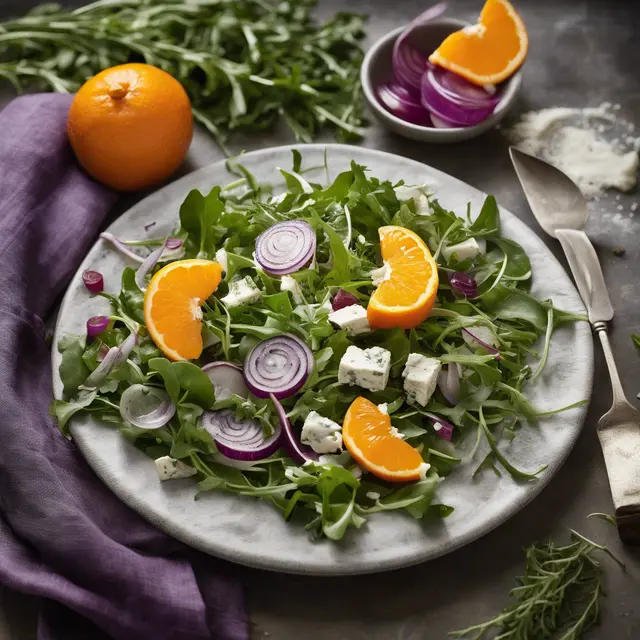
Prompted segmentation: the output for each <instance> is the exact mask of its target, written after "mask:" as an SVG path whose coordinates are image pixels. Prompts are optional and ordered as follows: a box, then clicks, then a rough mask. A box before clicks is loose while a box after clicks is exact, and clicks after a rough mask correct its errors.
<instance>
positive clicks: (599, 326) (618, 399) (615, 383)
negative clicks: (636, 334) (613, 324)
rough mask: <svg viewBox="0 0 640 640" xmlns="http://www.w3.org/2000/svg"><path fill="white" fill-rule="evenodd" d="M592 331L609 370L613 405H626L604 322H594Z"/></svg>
mask: <svg viewBox="0 0 640 640" xmlns="http://www.w3.org/2000/svg"><path fill="white" fill-rule="evenodd" d="M593 330H594V331H595V332H596V334H597V335H598V337H599V338H600V344H601V345H602V351H603V353H604V359H605V361H606V363H607V368H608V369H609V378H610V379H611V388H612V391H613V404H614V405H617V404H621V403H623V402H624V403H626V402H627V398H626V396H625V395H624V387H623V386H622V381H621V380H620V374H619V373H618V367H617V365H616V360H615V358H614V356H613V350H612V349H611V343H610V342H609V334H608V333H607V323H606V322H594V323H593Z"/></svg>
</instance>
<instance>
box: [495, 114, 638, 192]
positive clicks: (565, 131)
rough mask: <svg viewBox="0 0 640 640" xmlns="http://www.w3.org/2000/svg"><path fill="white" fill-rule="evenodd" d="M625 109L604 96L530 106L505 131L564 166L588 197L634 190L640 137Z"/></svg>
mask: <svg viewBox="0 0 640 640" xmlns="http://www.w3.org/2000/svg"><path fill="white" fill-rule="evenodd" d="M619 109H620V105H612V104H611V103H609V102H604V103H603V104H601V105H600V106H599V107H587V108H584V109H575V108H570V107H552V108H550V109H542V110H541V111H530V112H528V113H525V114H523V115H522V116H521V118H520V120H519V121H518V122H517V123H516V124H515V125H513V126H512V127H511V128H509V129H507V130H506V131H505V133H506V135H507V137H508V138H509V140H510V141H511V142H512V143H513V144H515V145H516V146H517V147H518V148H519V149H522V150H523V151H525V152H527V153H531V154H534V155H537V156H539V157H541V158H543V159H544V160H546V161H547V162H550V163H551V164H553V165H555V166H556V167H558V168H559V169H560V170H562V171H564V172H565V173H566V174H567V175H568V176H569V177H571V179H572V180H573V181H574V182H575V183H576V184H577V185H578V187H580V190H581V191H582V193H583V194H584V195H585V196H586V197H587V198H592V199H598V197H600V196H602V195H603V194H604V192H605V190H606V189H609V188H615V189H618V190H620V191H629V190H631V189H633V187H634V186H635V185H636V179H637V172H638V164H639V159H638V150H639V149H640V138H634V137H633V136H631V135H629V134H628V133H627V131H632V130H633V128H634V125H633V124H632V123H629V122H627V121H626V120H624V119H622V118H621V117H620V116H619V115H618V114H617V113H616V111H618V110H619ZM621 129H624V134H623V135H622V134H620V130H621ZM605 134H608V135H605ZM616 134H618V137H615V138H614V137H613V136H614V135H616Z"/></svg>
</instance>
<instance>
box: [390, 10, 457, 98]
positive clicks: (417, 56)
mask: <svg viewBox="0 0 640 640" xmlns="http://www.w3.org/2000/svg"><path fill="white" fill-rule="evenodd" d="M446 8H447V3H446V2H440V3H438V4H435V5H433V6H432V7H429V8H428V9H427V10H426V11H425V12H424V13H421V14H420V15H419V16H418V17H417V18H415V19H414V20H412V21H411V23H410V24H409V26H408V27H407V29H406V30H405V31H404V32H403V33H402V34H401V35H400V37H399V38H398V39H397V40H396V42H395V44H394V46H393V54H392V58H391V60H392V65H393V73H394V76H395V78H396V80H397V81H398V82H399V83H400V84H401V85H402V86H403V87H404V88H405V89H407V90H408V91H410V92H411V93H413V94H415V95H416V96H419V95H420V83H421V81H422V75H423V74H424V70H425V69H426V67H427V56H426V55H424V54H423V53H420V52H419V51H417V50H416V49H415V48H414V47H412V46H411V45H410V44H409V42H408V38H409V36H410V35H411V32H412V31H413V29H414V28H415V27H417V26H419V25H422V24H424V23H425V22H429V21H430V20H434V19H435V18H437V17H439V16H441V15H442V14H443V13H444V12H445V10H446Z"/></svg>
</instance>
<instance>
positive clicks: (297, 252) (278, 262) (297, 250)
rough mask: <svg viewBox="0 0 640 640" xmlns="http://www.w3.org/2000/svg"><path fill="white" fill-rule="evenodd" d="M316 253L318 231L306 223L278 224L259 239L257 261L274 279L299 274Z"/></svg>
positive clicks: (288, 221) (264, 232)
mask: <svg viewBox="0 0 640 640" xmlns="http://www.w3.org/2000/svg"><path fill="white" fill-rule="evenodd" d="M315 252H316V232H315V231H314V230H313V227H312V226H311V225H310V224H309V223H307V222H305V221H304V220H286V221H284V222H278V223H276V224H274V225H272V226H271V227H269V228H268V229H267V230H266V231H263V232H262V233H261V234H260V235H259V236H258V238H257V239H256V253H255V257H256V262H257V263H258V264H259V265H260V266H261V267H262V268H263V269H264V270H265V272H266V273H268V274H270V275H273V276H284V275H287V274H289V273H294V272H296V271H299V270H300V269H302V268H303V267H304V266H306V265H307V264H308V263H309V262H311V260H312V259H313V256H314V254H315Z"/></svg>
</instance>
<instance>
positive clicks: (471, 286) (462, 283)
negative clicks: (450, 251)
mask: <svg viewBox="0 0 640 640" xmlns="http://www.w3.org/2000/svg"><path fill="white" fill-rule="evenodd" d="M449 284H450V285H451V288H452V289H453V290H454V292H455V293H457V294H459V295H461V296H463V297H465V298H475V297H476V296H477V295H478V284H477V283H476V281H475V280H474V279H473V278H472V277H471V276H470V275H469V274H468V273H464V272H462V271H454V272H453V273H451V274H450V275H449Z"/></svg>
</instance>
